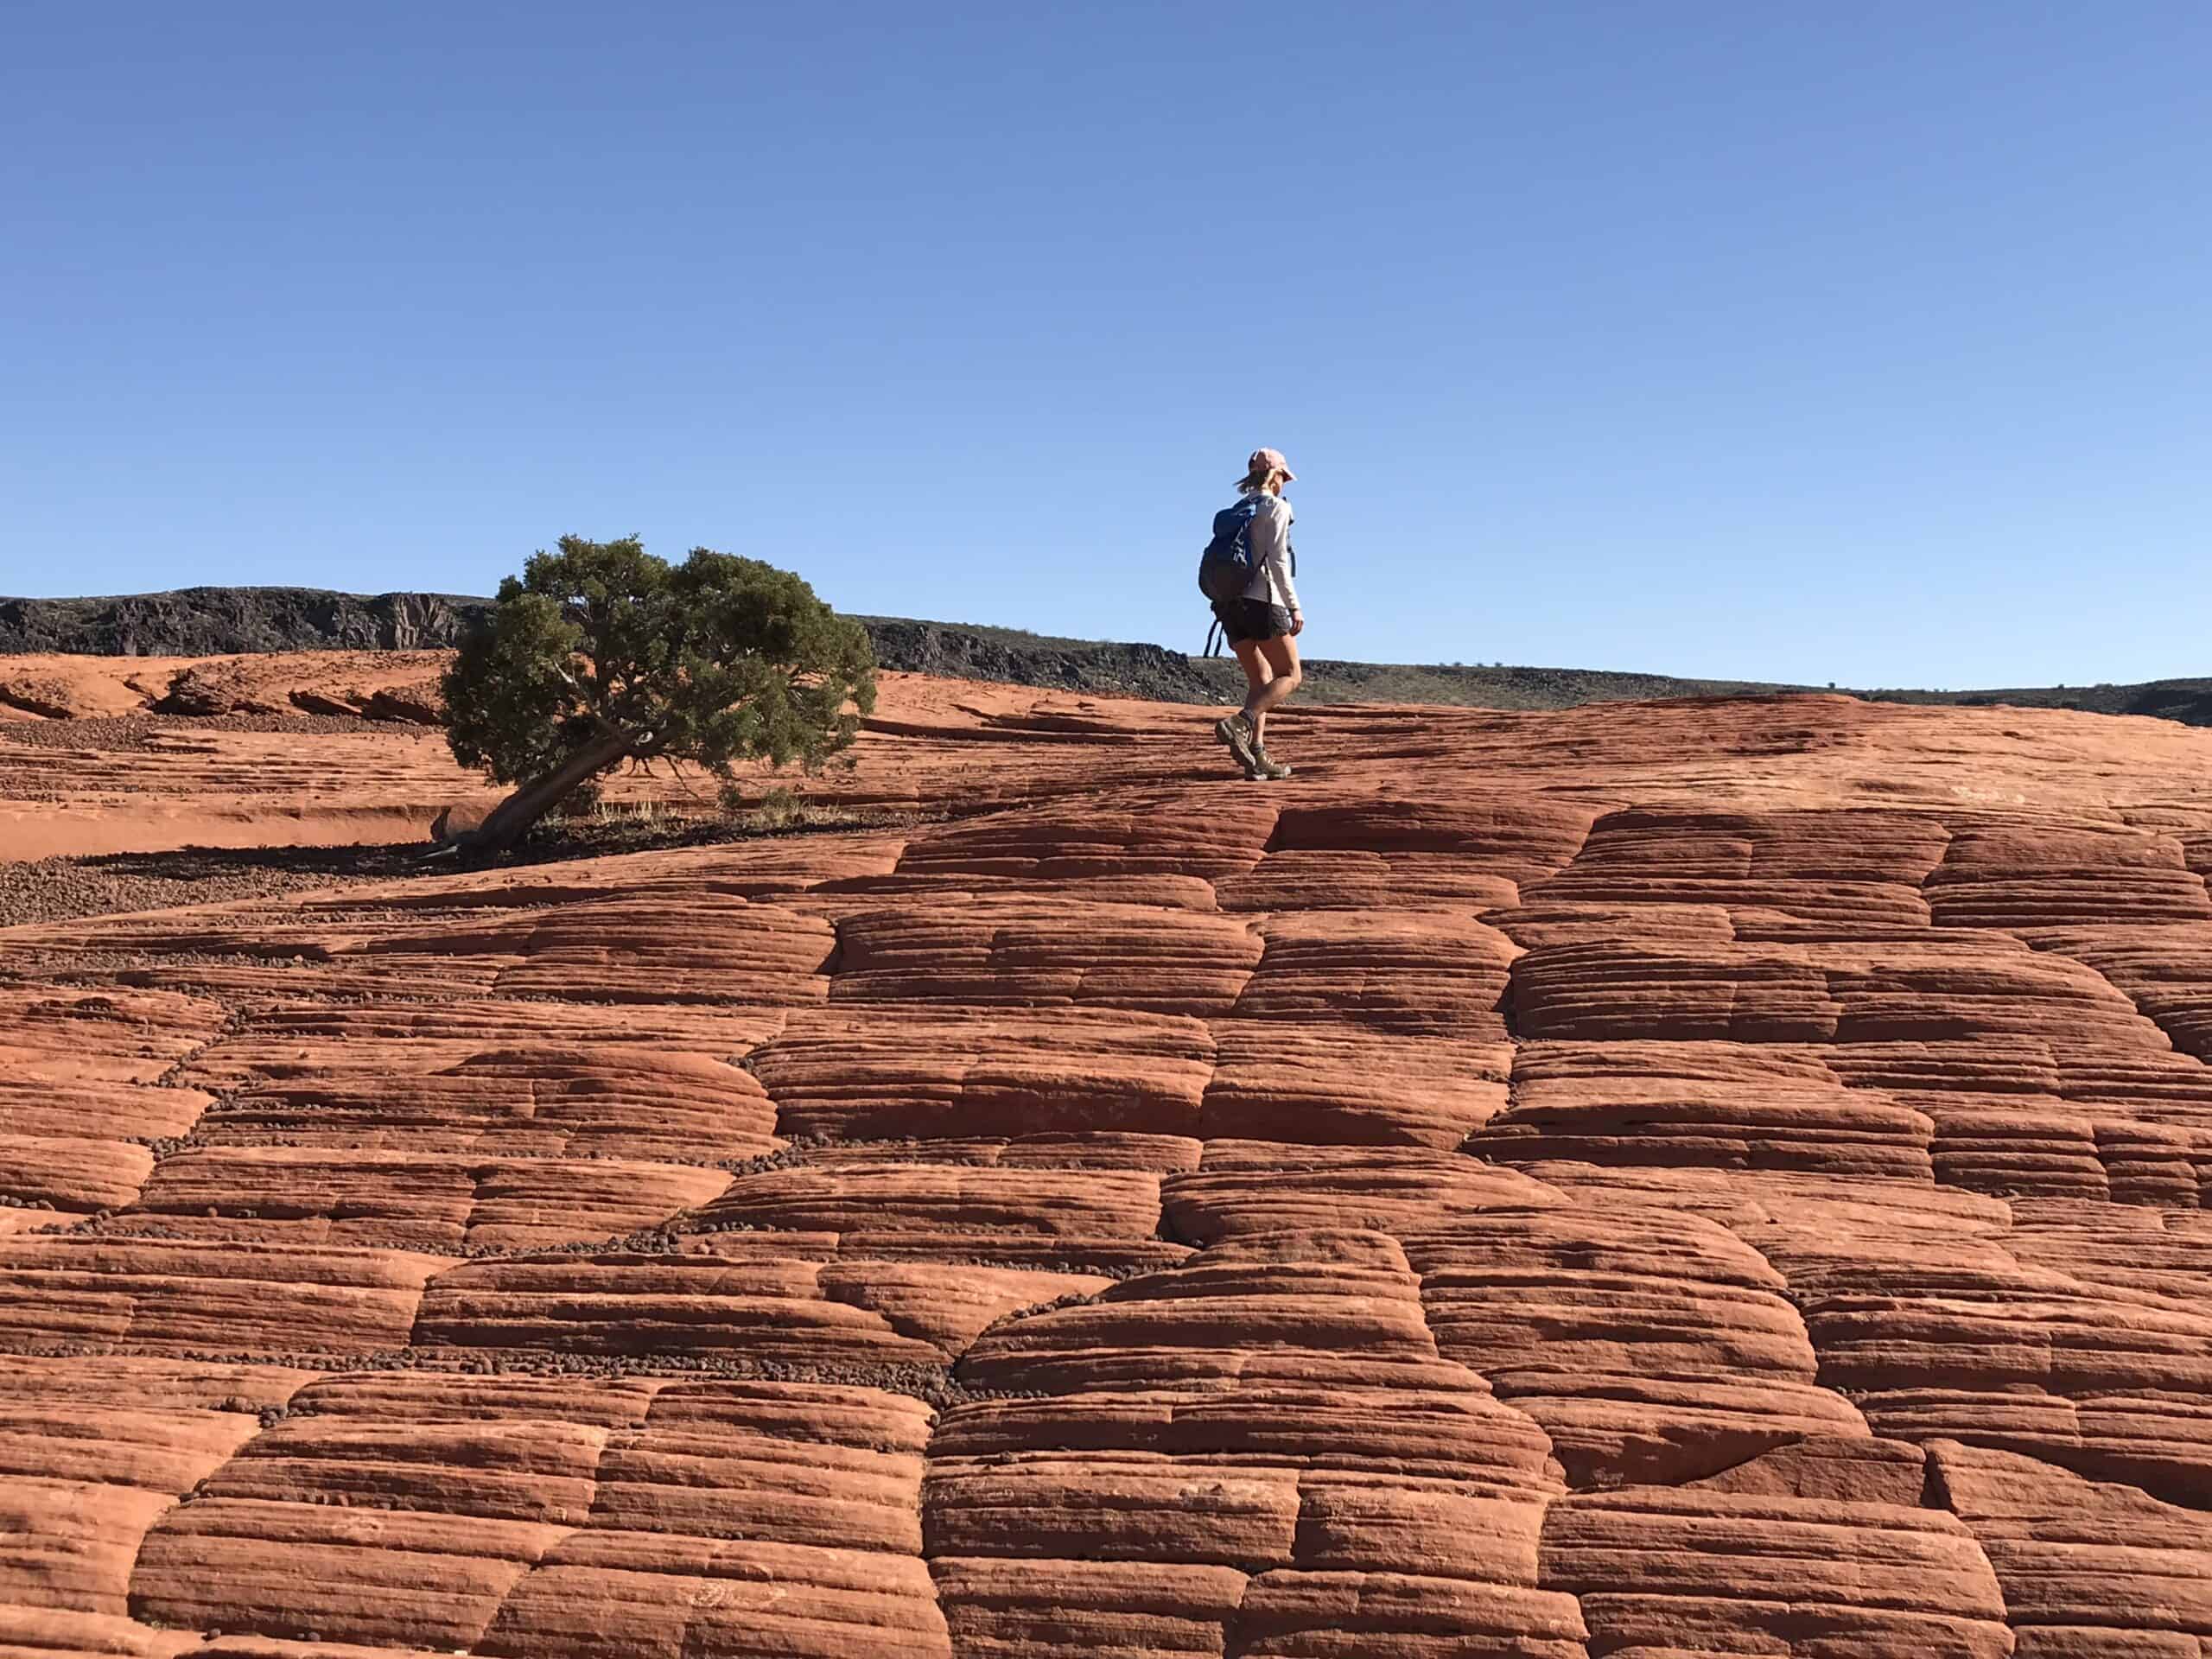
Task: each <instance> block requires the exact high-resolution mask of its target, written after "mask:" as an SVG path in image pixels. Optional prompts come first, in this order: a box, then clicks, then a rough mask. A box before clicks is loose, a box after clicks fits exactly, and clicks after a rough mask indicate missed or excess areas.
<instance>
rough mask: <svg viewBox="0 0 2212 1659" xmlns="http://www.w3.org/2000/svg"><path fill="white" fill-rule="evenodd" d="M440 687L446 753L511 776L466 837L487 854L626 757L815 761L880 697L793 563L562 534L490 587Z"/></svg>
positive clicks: (714, 765) (707, 764)
mask: <svg viewBox="0 0 2212 1659" xmlns="http://www.w3.org/2000/svg"><path fill="white" fill-rule="evenodd" d="M442 690H443V691H444V694H445V704H446V741H448V743H449V744H450V745H451V746H452V748H453V752H454V758H455V759H457V760H459V761H460V762H461V764H462V765H463V766H477V767H481V768H483V770H484V771H486V772H488V773H489V774H490V775H491V776H492V778H493V779H495V780H496V781H498V782H499V783H504V784H514V785H518V788H517V789H516V791H515V792H514V793H513V794H512V795H511V796H509V797H508V798H507V799H506V800H505V801H504V802H503V803H501V804H500V805H499V807H498V808H497V809H496V810H494V811H493V813H492V815H491V816H490V817H487V818H486V820H485V822H484V823H483V826H482V827H481V828H480V829H478V830H477V831H475V832H474V835H473V836H470V837H469V840H470V842H471V843H472V844H474V845H476V846H480V847H492V848H498V847H506V846H512V844H513V843H514V842H515V841H516V840H517V839H518V838H519V837H520V836H521V835H522V834H523V833H524V831H525V830H527V829H529V828H530V826H531V824H532V823H536V822H537V820H538V819H539V818H540V817H543V816H544V815H545V814H546V813H547V812H549V811H550V810H553V809H554V808H555V807H556V806H558V805H560V804H562V802H563V801H564V800H567V799H569V798H571V797H572V796H573V795H574V794H575V792H576V791H578V790H580V789H583V788H586V787H588V786H589V785H590V784H591V782H592V780H593V779H596V778H598V777H599V776H601V774H602V773H604V772H607V771H610V770H612V769H613V768H614V767H616V766H621V765H623V764H624V763H625V762H628V761H645V762H651V761H654V760H668V761H671V762H688V763H690V764H691V765H694V766H700V767H702V768H703V769H704V770H706V771H708V772H713V773H715V774H716V775H717V776H720V777H721V778H724V779H727V778H728V777H729V776H730V775H731V769H732V767H733V766H734V765H735V764H736V763H737V762H738V761H741V760H766V761H768V762H770V763H771V764H772V765H774V766H784V765H785V764H788V763H790V762H792V761H798V762H799V763H800V764H802V765H803V766H807V767H808V768H810V769H811V768H813V767H815V766H819V765H821V764H822V763H823V761H824V760H828V759H829V757H831V756H832V755H835V754H836V753H838V752H840V751H841V750H843V749H844V748H846V747H849V745H850V744H851V742H852V741H853V739H854V737H855V734H857V733H858V732H859V730H860V716H861V715H865V714H866V713H868V710H869V709H873V708H874V706H875V663H874V654H873V653H872V652H870V650H869V648H868V634H867V632H866V631H865V630H863V629H862V628H861V626H860V624H859V623H857V622H855V621H853V620H851V619H850V618H849V617H842V616H839V615H838V614H837V613H836V612H835V611H833V610H831V609H830V608H829V606H827V605H825V604H823V602H822V601H821V600H819V599H817V597H816V596H815V593H814V590H813V588H810V587H809V586H807V584H806V583H805V582H804V581H802V580H801V579H800V578H799V577H798V576H796V575H792V574H791V572H790V571H788V570H779V569H776V568H775V567H774V566H773V565H770V564H764V563H761V562H760V560H758V559H742V558H737V557H734V556H732V555H730V554H728V553H715V552H711V551H709V550H707V549H705V548H698V549H695V550H693V552H692V554H691V556H690V557H689V558H687V559H686V560H684V562H683V563H682V564H679V565H671V564H670V563H668V562H667V561H666V560H664V559H658V558H655V557H654V556H652V554H650V553H648V552H646V551H645V548H644V547H643V546H642V545H641V544H640V543H639V541H638V538H637V537H634V536H631V537H624V538H622V539H621V540H620V541H613V542H588V541H585V540H584V539H582V537H576V536H563V537H562V538H561V545H560V550H559V551H558V552H555V553H537V554H534V555H532V556H531V559H530V561H529V562H528V563H526V564H524V567H523V573H522V575H520V576H519V577H515V576H509V577H508V578H507V579H506V580H505V582H501V583H500V584H499V598H498V601H496V602H495V603H494V604H493V607H492V608H491V610H490V611H489V612H488V613H486V616H485V618H484V620H482V621H481V622H480V624H479V625H478V626H477V627H476V628H475V629H474V631H473V632H472V633H471V634H470V636H469V637H468V638H467V639H466V640H465V641H464V642H463V644H462V645H461V653H460V655H459V657H458V658H456V659H455V660H454V664H453V666H452V667H451V668H450V669H448V671H447V672H446V675H445V678H444V681H443V683H442Z"/></svg>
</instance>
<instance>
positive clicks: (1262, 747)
mask: <svg viewBox="0 0 2212 1659" xmlns="http://www.w3.org/2000/svg"><path fill="white" fill-rule="evenodd" d="M1290 772H1291V769H1290V768H1289V767H1288V766H1285V765H1283V763H1282V762H1281V761H1280V760H1270V759H1268V746H1267V745H1266V744H1264V743H1255V744H1253V745H1252V764H1251V765H1250V766H1247V767H1245V768H1244V775H1245V776H1246V777H1247V778H1252V779H1261V778H1265V779H1270V780H1273V779H1282V778H1287V777H1289V776H1290Z"/></svg>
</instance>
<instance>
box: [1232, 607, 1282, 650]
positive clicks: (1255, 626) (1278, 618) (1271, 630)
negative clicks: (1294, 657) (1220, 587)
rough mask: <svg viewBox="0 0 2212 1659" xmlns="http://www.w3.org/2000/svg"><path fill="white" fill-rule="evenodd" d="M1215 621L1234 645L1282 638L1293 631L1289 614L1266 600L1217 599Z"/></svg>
mask: <svg viewBox="0 0 2212 1659" xmlns="http://www.w3.org/2000/svg"><path fill="white" fill-rule="evenodd" d="M1213 620H1215V621H1217V622H1218V623H1220V624H1221V637H1222V638H1223V639H1226V640H1228V641H1229V643H1230V645H1243V643H1244V642H1245V641H1246V640H1247V639H1281V638H1282V637H1283V636H1284V635H1285V634H1287V633H1288V632H1290V613H1289V612H1288V611H1287V610H1286V609H1285V608H1284V607H1281V606H1280V605H1270V604H1268V601H1265V600H1264V599H1217V600H1216V601H1214V602H1213Z"/></svg>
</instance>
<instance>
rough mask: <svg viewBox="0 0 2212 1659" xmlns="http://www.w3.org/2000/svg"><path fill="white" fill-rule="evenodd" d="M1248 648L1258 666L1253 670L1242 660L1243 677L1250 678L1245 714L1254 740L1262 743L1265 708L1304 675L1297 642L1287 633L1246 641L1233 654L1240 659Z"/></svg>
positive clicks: (1291, 690) (1289, 689)
mask: <svg viewBox="0 0 2212 1659" xmlns="http://www.w3.org/2000/svg"><path fill="white" fill-rule="evenodd" d="M1248 648H1249V649H1251V650H1252V651H1253V652H1254V654H1255V656H1257V657H1258V658H1260V667H1259V669H1258V670H1256V671H1255V669H1254V668H1253V666H1252V665H1251V664H1249V663H1248V664H1245V668H1244V677H1245V678H1246V679H1248V680H1249V681H1251V682H1252V695H1251V696H1249V697H1247V698H1246V699H1245V700H1244V717H1245V719H1247V720H1249V721H1251V722H1252V737H1253V740H1254V741H1255V742H1262V743H1264V742H1265V741H1267V735H1266V727H1267V718H1268V709H1272V708H1274V706H1275V705H1276V704H1277V703H1279V702H1281V701H1282V700H1283V699H1284V698H1285V697H1287V696H1289V695H1290V694H1291V693H1292V692H1294V691H1295V690H1298V687H1299V684H1300V682H1301V681H1302V680H1304V679H1305V677H1306V675H1305V671H1303V670H1302V669H1300V667H1299V665H1298V642H1297V641H1296V640H1295V639H1292V638H1291V637H1290V636H1289V635H1288V634H1287V633H1286V634H1284V635H1283V636H1282V637H1281V639H1262V640H1260V641H1259V642H1258V643H1257V644H1256V645H1253V644H1252V643H1251V642H1249V641H1248V642H1247V644H1246V645H1239V646H1238V647H1237V648H1236V655H1237V659H1238V660H1239V661H1240V662H1241V661H1243V656H1244V652H1245V651H1246V650H1247V649H1248ZM1262 673H1264V674H1265V676H1266V682H1265V683H1262V681H1261V675H1262Z"/></svg>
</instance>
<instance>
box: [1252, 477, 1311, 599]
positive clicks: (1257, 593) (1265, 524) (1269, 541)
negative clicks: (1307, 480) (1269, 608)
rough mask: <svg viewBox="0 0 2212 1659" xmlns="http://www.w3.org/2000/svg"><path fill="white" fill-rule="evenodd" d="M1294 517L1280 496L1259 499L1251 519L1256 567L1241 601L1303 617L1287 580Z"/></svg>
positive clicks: (1253, 556) (1288, 505)
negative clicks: (1272, 606)
mask: <svg viewBox="0 0 2212 1659" xmlns="http://www.w3.org/2000/svg"><path fill="white" fill-rule="evenodd" d="M1296 517H1297V515H1296V514H1295V513H1294V512H1291V510H1290V503H1289V502H1287V501H1286V500H1284V499H1282V497H1281V496H1279V495H1262V496H1261V498H1260V509H1259V511H1258V512H1255V513H1254V514H1253V515H1252V530H1251V542H1252V563H1254V564H1255V565H1256V566H1258V567H1259V568H1258V569H1257V570H1256V571H1255V573H1254V575H1253V577H1252V580H1251V581H1250V582H1248V583H1246V584H1245V588H1244V597H1245V598H1247V599H1256V600H1258V601H1260V602H1261V603H1262V604H1263V605H1280V606H1281V607H1283V609H1285V610H1287V611H1288V612H1289V613H1291V614H1292V615H1293V616H1303V615H1304V614H1305V612H1303V611H1302V610H1300V608H1299V605H1298V589H1297V588H1295V587H1294V586H1293V585H1292V584H1291V579H1290V526H1291V521H1292V520H1293V519H1294V518H1296Z"/></svg>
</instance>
